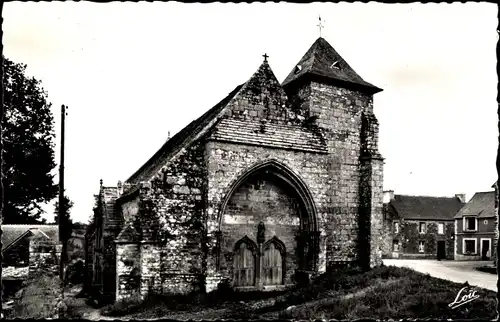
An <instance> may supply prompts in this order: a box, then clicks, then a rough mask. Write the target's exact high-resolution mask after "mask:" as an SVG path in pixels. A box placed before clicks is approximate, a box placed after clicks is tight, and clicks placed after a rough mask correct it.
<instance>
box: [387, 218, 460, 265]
mask: <svg viewBox="0 0 500 322" xmlns="http://www.w3.org/2000/svg"><path fill="white" fill-rule="evenodd" d="M420 222H425V223H426V231H425V233H420V232H419V223H420ZM440 222H443V223H444V224H445V225H444V227H445V231H444V234H442V235H441V234H438V223H440ZM454 230H455V225H454V222H452V221H448V222H444V221H418V220H403V221H402V222H401V226H400V231H401V233H400V234H399V235H398V236H394V239H397V240H399V245H400V246H399V247H400V256H399V258H434V259H435V258H437V241H441V240H444V241H445V245H446V250H445V251H446V259H453V257H454V240H453V239H452V238H451V237H452V236H453V234H454ZM420 241H424V242H425V246H424V252H423V253H422V252H419V249H418V246H419V242H420Z"/></svg>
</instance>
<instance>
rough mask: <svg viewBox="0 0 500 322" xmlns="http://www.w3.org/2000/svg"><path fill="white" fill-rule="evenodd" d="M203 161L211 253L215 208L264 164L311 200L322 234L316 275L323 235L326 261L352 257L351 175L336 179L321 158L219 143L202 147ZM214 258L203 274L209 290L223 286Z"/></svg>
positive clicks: (322, 261)
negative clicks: (287, 174) (293, 180)
mask: <svg viewBox="0 0 500 322" xmlns="http://www.w3.org/2000/svg"><path fill="white" fill-rule="evenodd" d="M207 159H208V160H207V163H208V171H209V174H208V176H209V179H208V216H209V217H208V234H209V249H210V250H213V249H214V248H215V247H216V246H217V238H216V236H215V233H216V232H217V231H218V229H219V227H218V222H219V221H218V220H219V215H220V211H221V208H220V207H221V203H222V201H223V200H224V198H226V196H227V193H228V192H229V190H230V187H231V186H232V184H233V183H234V182H235V181H236V180H238V178H240V176H242V175H243V174H244V173H245V172H246V171H247V169H248V168H249V167H251V166H253V165H255V164H258V163H261V162H264V161H268V160H276V161H277V162H279V163H282V164H284V165H285V166H287V167H288V168H289V169H291V170H292V171H293V172H294V173H295V174H296V175H297V176H298V177H300V178H301V179H302V180H303V181H304V183H305V185H306V186H307V187H308V188H309V190H310V192H311V194H312V197H313V201H314V203H315V205H316V210H317V215H318V218H317V221H318V225H319V227H318V228H319V230H320V231H321V232H322V237H321V240H320V256H319V263H318V270H319V271H320V272H324V271H325V270H326V254H325V251H326V242H327V240H326V237H325V236H327V234H325V231H329V234H328V242H329V244H330V245H331V247H330V254H329V257H330V260H338V261H349V260H352V259H353V258H354V257H355V256H356V242H355V240H356V239H357V223H356V218H355V217H354V216H349V213H350V212H352V211H353V209H352V208H353V203H352V200H350V199H348V198H346V197H347V196H348V195H351V197H353V196H352V195H353V194H354V195H356V193H355V192H354V193H351V192H350V191H353V189H352V188H351V187H352V186H355V187H357V179H358V177H357V176H355V174H354V173H353V172H355V169H353V170H352V172H351V174H352V176H353V178H345V179H344V178H343V177H341V176H340V173H338V172H337V173H335V171H333V170H332V168H334V165H335V164H332V163H333V162H331V161H330V160H329V159H328V158H327V155H324V154H315V153H308V152H301V151H292V150H279V149H270V148H264V147H249V146H244V145H239V144H232V143H222V142H208V143H207ZM335 174H337V176H335ZM342 179H344V180H342ZM354 191H355V190H354ZM355 210H357V209H356V208H355ZM330 227H331V229H330ZM241 237H243V236H241ZM213 255H214V254H213V253H212V255H211V256H209V258H208V264H207V270H208V277H209V278H210V280H211V283H212V285H215V284H216V282H215V281H216V280H217V279H219V280H222V279H223V277H222V276H221V275H220V272H217V270H216V263H215V257H214V256H213ZM227 278H229V276H228V277H227Z"/></svg>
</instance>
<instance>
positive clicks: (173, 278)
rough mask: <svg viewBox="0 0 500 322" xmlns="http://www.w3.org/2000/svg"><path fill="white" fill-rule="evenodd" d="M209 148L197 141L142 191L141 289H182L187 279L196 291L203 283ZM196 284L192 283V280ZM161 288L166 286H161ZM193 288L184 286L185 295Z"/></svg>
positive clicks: (164, 291)
mask: <svg viewBox="0 0 500 322" xmlns="http://www.w3.org/2000/svg"><path fill="white" fill-rule="evenodd" d="M203 148H204V146H203V144H201V143H195V144H193V145H192V146H190V147H188V148H187V149H185V150H183V151H181V153H180V154H179V155H177V156H176V157H175V158H173V159H172V160H170V161H169V162H168V163H167V164H166V165H165V166H164V167H163V168H162V169H161V170H160V171H159V173H157V175H156V176H155V177H154V178H153V179H152V180H151V182H150V183H145V184H143V187H142V188H141V192H140V202H139V217H140V220H141V229H142V236H143V239H144V241H146V242H151V243H157V245H156V246H154V245H153V244H152V245H143V252H146V251H147V253H148V254H146V253H143V261H142V271H141V275H142V276H141V278H142V282H141V289H142V292H143V293H144V292H146V291H145V289H146V288H151V289H153V290H156V291H159V290H160V289H161V290H162V293H170V291H169V289H171V291H172V292H175V291H176V290H179V288H178V286H177V281H178V280H179V279H186V280H187V281H189V282H186V283H188V284H189V285H191V286H190V288H191V290H195V289H199V287H200V285H203V284H204V282H203V281H202V280H203V274H204V264H203V262H204V259H205V256H204V251H205V249H204V247H203V241H204V234H205V231H204V220H205V219H204V218H205V217H204V216H205V215H204V209H205V203H204V198H203V197H204V192H205V184H206V170H205V164H204V157H203V155H204V150H203ZM193 280H196V281H197V282H196V283H195V284H194V285H193V284H192V283H191V282H192V281H193ZM160 285H161V287H160ZM190 288H189V287H187V286H186V287H183V288H181V289H182V290H184V291H186V292H187V291H188V290H190Z"/></svg>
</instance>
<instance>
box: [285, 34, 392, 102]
mask: <svg viewBox="0 0 500 322" xmlns="http://www.w3.org/2000/svg"><path fill="white" fill-rule="evenodd" d="M335 66H336V67H337V68H336V67H335ZM308 76H312V77H316V78H321V79H323V80H326V81H328V82H332V83H335V84H338V85H340V86H341V87H350V88H352V87H354V88H356V89H359V90H361V91H362V92H366V93H369V94H375V93H378V92H380V91H382V89H380V88H378V87H377V86H374V85H372V84H370V83H368V82H366V81H364V80H363V79H362V78H361V76H359V75H358V74H357V73H356V72H355V71H354V69H352V67H351V66H349V64H348V63H347V62H346V61H345V60H344V59H343V58H342V56H340V55H339V53H337V51H336V50H335V49H334V48H333V47H332V46H331V45H330V44H329V43H328V42H327V41H326V40H325V39H324V38H322V37H319V38H318V39H317V40H316V41H315V42H314V43H313V44H312V46H311V47H310V48H309V50H308V51H307V52H306V53H305V55H304V56H303V57H302V59H300V61H299V62H298V63H297V65H296V66H295V67H294V68H293V69H292V71H291V72H290V74H288V76H287V77H286V78H285V80H284V81H283V83H282V85H283V86H284V87H286V86H289V85H290V84H292V83H295V82H297V81H299V80H301V79H305V78H307V77H308Z"/></svg>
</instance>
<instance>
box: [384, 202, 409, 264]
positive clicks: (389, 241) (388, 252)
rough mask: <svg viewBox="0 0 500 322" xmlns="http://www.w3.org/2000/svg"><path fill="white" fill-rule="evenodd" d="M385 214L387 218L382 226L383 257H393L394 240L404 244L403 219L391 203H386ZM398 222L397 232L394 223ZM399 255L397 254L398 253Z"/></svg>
mask: <svg viewBox="0 0 500 322" xmlns="http://www.w3.org/2000/svg"><path fill="white" fill-rule="evenodd" d="M383 214H384V215H385V219H384V222H383V227H382V232H381V235H382V238H381V247H382V257H383V258H393V257H395V256H393V249H394V245H393V241H394V240H399V241H400V242H399V247H401V245H402V240H403V239H404V238H403V235H404V233H403V221H402V220H401V219H400V218H399V216H398V215H397V212H396V211H395V210H394V208H393V207H392V205H391V204H385V205H384V210H383ZM395 222H397V223H398V224H399V231H398V232H397V233H396V232H395V230H394V223H395ZM396 256H397V255H396Z"/></svg>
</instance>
